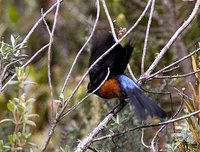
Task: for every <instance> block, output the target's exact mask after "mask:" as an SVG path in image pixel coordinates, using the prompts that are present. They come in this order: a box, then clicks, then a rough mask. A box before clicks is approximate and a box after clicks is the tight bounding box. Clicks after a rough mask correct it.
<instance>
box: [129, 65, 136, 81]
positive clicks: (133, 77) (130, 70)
mask: <svg viewBox="0 0 200 152" xmlns="http://www.w3.org/2000/svg"><path fill="white" fill-rule="evenodd" d="M127 68H128V72H129V73H130V75H131V78H132V79H133V80H134V81H135V82H137V79H136V77H135V76H134V74H133V71H132V69H131V66H130V64H128V65H127Z"/></svg>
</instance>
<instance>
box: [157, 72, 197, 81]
mask: <svg viewBox="0 0 200 152" xmlns="http://www.w3.org/2000/svg"><path fill="white" fill-rule="evenodd" d="M199 72H200V70H197V71H194V72H190V73H187V74H182V75H178V74H177V75H172V76H156V77H154V78H155V79H173V78H184V77H187V76H190V75H193V74H195V73H199Z"/></svg>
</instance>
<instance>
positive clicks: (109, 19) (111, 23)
mask: <svg viewBox="0 0 200 152" xmlns="http://www.w3.org/2000/svg"><path fill="white" fill-rule="evenodd" d="M101 1H102V4H103V8H104V11H105V13H106V16H107V19H108V22H109V24H110V28H111V31H112V35H113V37H114V39H115V42H117V41H118V38H117V35H116V33H115V27H114V25H113V21H112V19H111V17H110V14H109V11H108V8H107V6H106V2H105V0H101Z"/></svg>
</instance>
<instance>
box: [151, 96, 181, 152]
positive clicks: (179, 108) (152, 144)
mask: <svg viewBox="0 0 200 152" xmlns="http://www.w3.org/2000/svg"><path fill="white" fill-rule="evenodd" d="M181 96H182V95H181ZM183 103H184V100H183V96H182V100H181V103H180V105H179V107H178V110H177V111H176V113H175V114H174V115H173V116H172V118H171V119H173V118H175V117H176V116H177V115H178V114H179V113H180V111H181V109H182V106H183ZM166 127H167V124H166V125H163V126H162V127H161V128H160V129H159V130H158V131H157V132H156V134H155V135H154V137H153V139H152V141H151V149H152V151H153V152H156V151H158V150H157V149H155V146H154V143H155V140H156V139H157V138H158V135H159V133H160V132H161V131H162V130H164V129H165V128H166Z"/></svg>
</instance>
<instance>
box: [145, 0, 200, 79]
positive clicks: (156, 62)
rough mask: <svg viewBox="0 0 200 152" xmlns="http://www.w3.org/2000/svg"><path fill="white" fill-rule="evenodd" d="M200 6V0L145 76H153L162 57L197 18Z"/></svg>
mask: <svg viewBox="0 0 200 152" xmlns="http://www.w3.org/2000/svg"><path fill="white" fill-rule="evenodd" d="M199 5H200V0H197V1H196V4H195V6H194V9H193V11H192V13H191V14H190V16H189V17H188V19H187V20H185V22H184V23H183V24H182V25H181V26H180V27H179V28H178V29H177V31H176V32H175V33H174V35H173V36H172V37H171V38H170V40H169V41H168V43H167V44H166V45H165V46H164V47H163V49H162V50H161V51H160V53H159V54H158V55H157V56H156V59H155V60H154V62H153V63H152V64H151V66H150V67H149V69H148V70H147V71H146V72H145V73H144V75H143V77H144V76H149V75H150V74H151V72H152V71H153V70H154V69H155V67H156V66H157V65H158V63H159V61H160V60H161V59H162V57H163V56H164V54H165V53H166V52H167V50H168V49H169V47H170V46H171V45H172V44H173V43H174V41H175V40H176V39H177V37H178V36H179V35H180V34H181V33H182V32H183V31H184V30H185V29H186V28H187V26H188V25H189V24H190V23H191V22H192V20H193V19H194V18H195V16H196V14H197V12H198V9H199Z"/></svg>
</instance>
